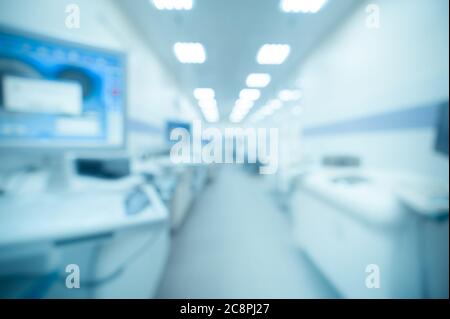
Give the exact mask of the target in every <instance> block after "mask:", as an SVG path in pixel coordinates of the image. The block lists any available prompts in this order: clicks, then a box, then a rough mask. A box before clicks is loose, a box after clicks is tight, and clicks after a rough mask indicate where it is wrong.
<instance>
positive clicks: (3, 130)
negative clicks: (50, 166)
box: [0, 27, 126, 151]
mask: <svg viewBox="0 0 450 319" xmlns="http://www.w3.org/2000/svg"><path fill="white" fill-rule="evenodd" d="M125 73H126V69H125V57H124V55H123V54H122V53H118V52H113V51H110V50H104V49H100V48H94V47H89V46H85V45H80V44H75V43H71V42H68V41H61V40H57V39H52V38H48V37H44V36H39V35H35V34H31V33H25V32H20V31H16V30H12V29H8V28H4V27H0V148H8V149H10V148H12V149H35V150H36V149H40V150H53V151H55V150H56V151H66V150H81V149H83V150H84V149H89V150H91V149H95V150H98V149H117V148H122V147H123V146H124V144H125V121H124V119H125V98H126V97H125V85H126V74H125Z"/></svg>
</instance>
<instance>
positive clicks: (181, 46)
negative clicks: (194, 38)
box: [173, 42, 206, 63]
mask: <svg viewBox="0 0 450 319" xmlns="http://www.w3.org/2000/svg"><path fill="white" fill-rule="evenodd" d="M173 52H174V53H175V56H176V57H177V59H178V61H180V62H181V63H205V61H206V52H205V48H204V47H203V45H202V44H201V43H198V42H177V43H175V44H174V46H173Z"/></svg>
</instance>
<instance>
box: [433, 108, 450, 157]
mask: <svg viewBox="0 0 450 319" xmlns="http://www.w3.org/2000/svg"><path fill="white" fill-rule="evenodd" d="M448 115H449V114H448V101H446V102H444V103H442V104H441V105H440V106H439V112H438V120H437V130H436V131H437V132H436V145H435V148H436V151H438V152H439V153H442V154H444V155H446V156H448V136H449V131H448Z"/></svg>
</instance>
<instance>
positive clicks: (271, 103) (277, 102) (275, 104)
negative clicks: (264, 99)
mask: <svg viewBox="0 0 450 319" xmlns="http://www.w3.org/2000/svg"><path fill="white" fill-rule="evenodd" d="M282 106H283V102H281V101H280V100H277V99H274V100H271V101H269V103H267V107H270V108H271V109H273V110H278V109H280V108H281V107H282Z"/></svg>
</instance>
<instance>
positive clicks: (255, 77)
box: [247, 73, 271, 88]
mask: <svg viewBox="0 0 450 319" xmlns="http://www.w3.org/2000/svg"><path fill="white" fill-rule="evenodd" d="M270 79H271V77H270V74H267V73H252V74H250V75H249V76H248V77H247V86H248V87H251V88H264V87H266V86H267V85H269V83H270Z"/></svg>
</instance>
